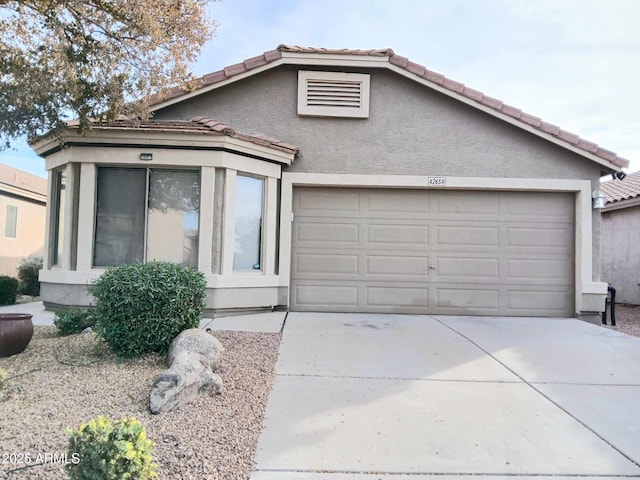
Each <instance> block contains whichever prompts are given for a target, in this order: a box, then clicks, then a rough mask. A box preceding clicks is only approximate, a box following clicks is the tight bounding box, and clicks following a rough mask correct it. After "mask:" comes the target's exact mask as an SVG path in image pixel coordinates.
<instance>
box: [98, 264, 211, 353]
mask: <svg viewBox="0 0 640 480" xmlns="http://www.w3.org/2000/svg"><path fill="white" fill-rule="evenodd" d="M205 288H206V280H205V277H204V274H203V273H202V272H199V271H197V270H194V269H193V268H191V267H187V266H185V265H179V264H175V263H170V262H149V263H145V264H136V265H122V266H119V267H115V268H110V269H108V270H107V271H106V272H105V273H104V274H102V276H100V277H99V278H98V279H97V280H96V281H95V282H94V283H93V284H91V285H90V286H89V293H91V294H92V295H93V296H94V297H95V299H96V308H95V309H94V310H93V311H92V315H93V317H94V318H95V320H96V323H95V331H96V333H97V334H98V335H99V336H101V337H102V338H104V340H105V341H106V342H107V344H108V345H109V348H111V350H112V351H113V352H114V353H115V354H116V355H118V356H119V357H121V358H132V357H139V356H142V355H144V354H146V353H151V352H156V353H159V354H166V353H167V352H168V350H169V345H170V344H171V341H172V340H173V339H174V338H175V337H176V336H177V335H178V334H179V333H180V332H181V331H183V330H186V329H188V328H196V327H197V326H198V325H199V324H200V319H201V316H202V309H203V308H204V297H205Z"/></svg>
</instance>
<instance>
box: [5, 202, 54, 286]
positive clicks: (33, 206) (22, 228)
mask: <svg viewBox="0 0 640 480" xmlns="http://www.w3.org/2000/svg"><path fill="white" fill-rule="evenodd" d="M7 205H13V206H16V207H18V220H17V228H16V238H5V230H4V228H5V221H6V219H5V216H6V212H7ZM45 215H46V206H45V205H44V204H42V203H37V202H35V201H31V200H24V199H20V198H17V197H13V196H7V195H3V194H2V193H1V192H0V275H9V276H11V277H17V276H18V272H17V270H16V269H17V268H18V265H20V262H21V261H22V259H23V258H24V257H26V256H28V255H42V253H43V249H44V227H45Z"/></svg>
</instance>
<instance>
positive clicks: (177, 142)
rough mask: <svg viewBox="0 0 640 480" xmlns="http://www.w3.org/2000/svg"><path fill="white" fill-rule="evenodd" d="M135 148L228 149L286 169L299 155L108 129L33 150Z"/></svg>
mask: <svg viewBox="0 0 640 480" xmlns="http://www.w3.org/2000/svg"><path fill="white" fill-rule="evenodd" d="M125 145H126V146H133V147H147V148H151V147H154V148H163V147H167V148H179V149H185V150H189V149H225V150H229V151H233V152H236V153H238V154H241V155H249V156H252V157H256V158H262V159H264V160H268V161H271V162H276V163H280V164H282V165H286V166H288V165H291V163H292V162H293V161H294V159H295V156H296V154H295V152H288V151H285V150H283V149H281V148H278V147H276V146H267V145H259V144H256V143H254V142H250V141H247V140H243V139H241V138H234V137H232V136H229V135H224V134H214V133H211V132H185V131H170V130H162V129H144V128H114V127H111V128H104V129H100V128H99V127H94V129H93V130H92V131H91V134H90V135H88V136H82V135H80V134H79V133H78V132H77V131H73V130H71V131H68V132H67V135H66V136H65V139H64V144H63V145H60V143H59V142H58V140H57V139H56V138H54V137H47V138H44V139H41V140H39V141H37V142H35V143H34V144H32V145H31V148H32V149H33V150H34V151H35V152H36V154H38V155H39V156H41V157H47V156H49V155H52V154H54V153H56V152H58V151H60V150H61V149H63V148H67V147H68V148H72V147H73V146H92V147H100V146H103V147H105V148H107V147H117V146H125Z"/></svg>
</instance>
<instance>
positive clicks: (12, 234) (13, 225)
mask: <svg viewBox="0 0 640 480" xmlns="http://www.w3.org/2000/svg"><path fill="white" fill-rule="evenodd" d="M6 214H7V216H6V217H5V221H4V236H5V237H6V238H16V232H17V230H18V207H16V206H15V205H7V211H6Z"/></svg>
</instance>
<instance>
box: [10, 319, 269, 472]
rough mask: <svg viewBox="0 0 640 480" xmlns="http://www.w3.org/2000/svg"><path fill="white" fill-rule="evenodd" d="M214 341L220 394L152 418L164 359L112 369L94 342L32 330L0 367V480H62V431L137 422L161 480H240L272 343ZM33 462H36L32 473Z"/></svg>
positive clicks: (255, 431) (256, 427)
mask: <svg viewBox="0 0 640 480" xmlns="http://www.w3.org/2000/svg"><path fill="white" fill-rule="evenodd" d="M215 336H216V337H217V338H218V340H220V342H221V343H222V344H223V346H224V347H225V353H224V356H223V360H222V365H221V368H220V369H219V370H218V373H219V374H220V375H221V377H222V379H223V381H224V386H225V391H224V393H223V394H222V395H217V396H213V397H211V396H208V395H206V396H203V397H201V398H200V399H199V400H197V401H196V402H194V403H193V404H191V405H189V406H187V407H183V408H180V409H178V410H175V411H172V412H168V413H162V414H160V415H152V414H151V413H149V410H148V408H149V394H150V392H151V385H152V383H153V380H154V378H155V377H156V375H158V373H160V372H161V371H162V370H164V369H165V368H166V365H165V362H164V359H163V358H160V357H158V356H148V357H145V358H143V359H138V360H128V361H124V362H119V361H118V360H117V359H116V358H115V357H114V356H113V355H111V354H110V353H109V352H108V350H107V349H106V348H105V347H104V346H103V345H102V344H101V343H100V342H99V341H98V340H97V339H96V337H95V334H93V333H85V334H78V335H72V336H69V337H60V336H58V334H57V330H56V328H55V327H35V334H34V337H33V339H32V341H31V343H30V344H29V346H28V347H27V349H26V350H25V351H24V352H23V353H21V354H18V355H14V356H12V357H9V358H3V359H0V368H1V369H4V370H5V371H6V372H7V381H6V384H5V386H4V388H3V389H2V390H1V391H0V411H1V412H2V414H1V415H0V455H2V458H0V478H3V479H4V478H6V479H10V480H18V479H20V480H21V479H54V478H55V479H64V478H66V477H65V474H64V473H63V466H62V464H61V462H60V457H61V454H62V453H64V452H65V451H66V447H67V436H66V434H65V428H66V427H71V428H73V429H77V428H78V427H79V426H80V425H81V424H82V423H85V422H88V421H89V420H91V419H93V418H96V417H98V416H99V415H105V416H108V417H109V418H111V419H112V420H117V419H120V418H123V417H130V416H133V417H136V418H137V419H139V420H140V421H142V423H143V424H144V425H145V426H146V429H147V434H148V436H149V438H151V440H153V441H154V442H155V444H156V446H155V448H154V460H155V463H156V464H157V465H158V478H160V479H216V480H218V479H220V480H222V479H229V480H231V479H234V480H236V479H248V478H249V476H250V473H251V470H252V468H253V463H252V462H253V455H254V453H255V449H256V443H257V439H258V435H259V433H260V430H261V429H262V420H263V414H264V409H265V406H266V403H267V397H268V394H269V391H270V389H271V385H272V382H273V376H274V367H275V362H276V359H277V355H278V347H279V344H280V334H277V333H246V332H229V331H220V332H216V333H215ZM47 454H48V455H49V456H48V457H47ZM52 455H56V456H57V461H56V457H53V458H52ZM27 456H28V458H29V460H28V461H27ZM38 458H39V459H40V460H41V461H42V462H41V463H39V464H37V465H35V464H34V463H35V460H36V459H38ZM47 458H48V459H49V461H48V462H46V463H44V460H45V459H47ZM20 461H21V463H20Z"/></svg>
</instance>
